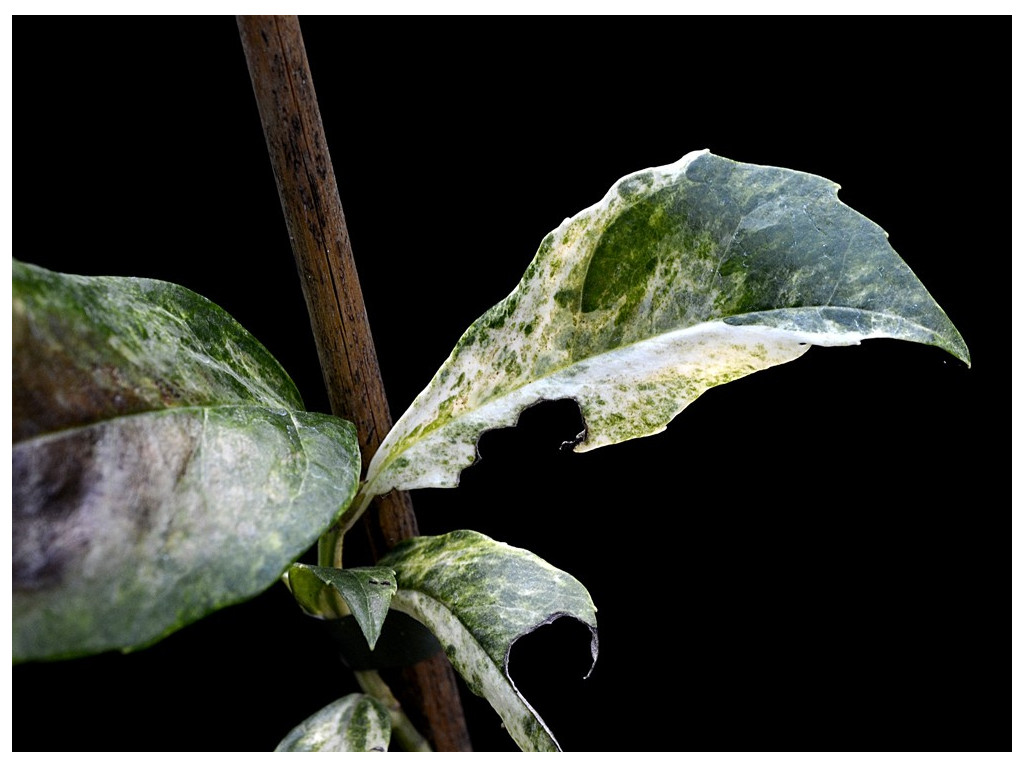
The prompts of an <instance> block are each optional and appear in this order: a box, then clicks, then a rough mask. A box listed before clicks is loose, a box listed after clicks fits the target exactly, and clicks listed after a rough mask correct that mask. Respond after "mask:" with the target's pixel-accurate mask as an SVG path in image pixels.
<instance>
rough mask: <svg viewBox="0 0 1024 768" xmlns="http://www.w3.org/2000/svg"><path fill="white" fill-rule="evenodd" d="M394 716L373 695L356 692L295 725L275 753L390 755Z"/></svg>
mask: <svg viewBox="0 0 1024 768" xmlns="http://www.w3.org/2000/svg"><path fill="white" fill-rule="evenodd" d="M390 742H391V715H390V714H389V713H388V710H387V707H385V706H384V705H383V704H381V703H380V702H379V701H377V700H376V699H375V698H373V697H372V696H366V695H364V694H361V693H353V694H349V695H348V696H345V697H343V698H340V699H338V700H337V701H335V702H333V703H331V704H328V705H327V706H326V707H324V708H323V709H321V710H320V711H319V712H317V713H316V714H313V715H310V716H309V717H307V718H306V719H305V720H303V721H302V722H301V723H299V724H298V725H297V726H295V727H294V728H293V729H292V730H291V731H289V733H288V735H287V736H285V737H284V738H283V739H282V740H281V743H280V744H278V745H277V749H275V750H274V751H275V752H387V751H388V744H389V743H390Z"/></svg>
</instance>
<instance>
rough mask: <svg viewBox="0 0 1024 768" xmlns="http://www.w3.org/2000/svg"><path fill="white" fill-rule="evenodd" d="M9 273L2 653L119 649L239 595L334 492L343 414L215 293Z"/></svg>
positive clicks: (267, 572)
mask: <svg viewBox="0 0 1024 768" xmlns="http://www.w3.org/2000/svg"><path fill="white" fill-rule="evenodd" d="M13 275H14V284H13V309H14V313H13V316H14V321H13V338H14V365H13V401H14V408H13V410H14V436H15V437H14V440H15V443H14V446H13V456H12V458H13V469H12V479H13V494H12V497H13V529H12V532H13V542H12V544H13V547H12V550H13V552H12V554H13V560H14V563H13V566H14V569H13V575H14V578H13V606H12V614H13V622H14V635H13V636H14V642H13V657H14V660H15V661H22V660H28V659H51V658H64V657H71V656H78V655H84V654H89V653H98V652H100V651H105V650H111V649H123V650H130V649H132V648H136V647H140V646H144V645H148V644H150V643H152V642H155V641H156V640H159V639H160V638H162V637H164V636H165V635H167V634H169V633H171V632H173V631H174V630H176V629H178V628H180V627H182V626H184V625H186V624H188V623H190V622H192V621H195V620H196V619H199V618H201V617H202V616H205V615H206V614H208V613H210V612H212V611H214V610H217V609H218V608H221V607H223V606H226V605H230V604H232V603H237V602H239V601H241V600H244V599H246V598H249V597H252V596H253V595H256V594H258V593H259V592H261V591H263V590H264V589H266V588H267V587H268V586H270V585H271V584H272V583H274V581H276V580H277V578H278V577H279V576H280V575H281V573H282V571H284V569H285V568H287V567H288V565H289V564H290V563H292V562H294V560H295V559H296V558H297V557H298V556H299V555H301V554H302V553H303V552H304V551H305V550H306V549H308V548H309V547H310V546H311V545H312V543H313V542H314V541H316V538H317V536H318V535H319V534H320V532H321V531H323V530H324V529H325V528H327V527H328V526H330V524H331V523H332V522H333V521H334V520H335V519H336V517H337V515H338V514H339V513H340V512H341V511H342V510H343V509H344V508H345V507H346V506H347V505H348V504H349V502H350V501H351V499H352V498H353V496H354V494H355V491H356V488H357V484H358V472H359V449H358V443H357V440H356V435H355V429H354V428H353V426H352V425H351V424H349V423H348V422H345V421H342V420H340V419H336V418H334V417H332V416H325V415H320V414H313V413H307V412H304V411H303V410H302V402H301V400H300V399H299V396H298V393H297V392H296V391H295V387H294V385H293V384H292V382H291V380H290V379H289V378H288V376H287V374H286V373H285V372H284V371H283V370H282V369H281V367H280V366H279V365H278V364H277V363H276V361H274V359H273V358H272V357H271V356H270V354H269V353H268V352H267V351H266V349H264V348H263V347H262V346H261V345H260V344H259V343H258V342H256V340H255V339H253V338H252V337H251V336H250V335H249V334H248V333H247V332H246V331H245V330H244V329H242V327H241V326H240V325H238V323H237V322H235V321H234V320H233V319H232V318H231V317H230V316H228V315H227V314H226V313H225V312H224V311H223V310H221V309H220V308H219V307H217V306H215V305H214V304H211V303H210V302H208V301H206V300H205V299H203V298H202V297H200V296H197V295H196V294H194V293H192V292H190V291H187V290H185V289H184V288H181V287H179V286H176V285H171V284H169V283H162V282H159V281H153V280H135V279H129V278H112V277H102V278H97V277H80V276H73V275H60V274H57V273H54V272H49V271H48V270H43V269H39V268H37V267H32V266H29V265H26V264H22V263H20V262H14V268H13Z"/></svg>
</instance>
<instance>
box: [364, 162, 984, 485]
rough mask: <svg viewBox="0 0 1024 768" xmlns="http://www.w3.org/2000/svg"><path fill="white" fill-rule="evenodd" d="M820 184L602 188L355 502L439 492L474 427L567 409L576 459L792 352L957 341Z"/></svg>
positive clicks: (450, 364) (798, 180) (643, 175)
mask: <svg viewBox="0 0 1024 768" xmlns="http://www.w3.org/2000/svg"><path fill="white" fill-rule="evenodd" d="M838 189H839V187H838V185H837V184H834V183H833V182H831V181H828V180H826V179H823V178H821V177H818V176H813V175H810V174H806V173H800V172H797V171H791V170H787V169H784V168H773V167H766V166H757V165H749V164H745V163H737V162H734V161H731V160H727V159H725V158H721V157H717V156H715V155H711V154H708V153H707V152H693V153H690V154H688V155H686V156H685V157H683V158H682V159H681V160H679V161H678V162H676V163H673V164H671V165H666V166H663V167H659V168H650V169H647V170H644V171H640V172H638V173H634V174H632V175H630V176H627V177H625V178H623V179H621V180H620V181H619V182H617V183H616V184H615V185H614V186H613V187H612V189H611V190H610V191H609V192H608V194H607V195H605V197H604V199H603V200H601V201H600V202H599V203H597V204H596V205H594V206H592V207H590V208H588V209H586V210H584V211H582V212H581V213H579V214H577V215H576V216H574V217H573V218H571V219H566V220H565V221H564V222H563V223H562V224H561V225H560V226H559V227H558V228H557V229H555V230H554V231H553V232H552V233H551V234H549V235H548V236H547V237H546V238H545V239H544V241H543V242H542V243H541V246H540V249H539V250H538V252H537V255H536V257H535V258H534V260H533V262H532V263H531V264H530V266H529V267H528V268H527V270H526V273H525V274H524V276H523V279H522V281H521V282H520V283H519V285H518V287H517V288H516V289H515V290H514V291H513V292H512V293H511V294H510V295H509V296H508V297H507V298H505V300H503V301H502V302H500V303H499V304H497V305H496V306H494V307H493V308H491V309H490V310H488V311H487V312H486V313H485V314H484V315H483V316H482V317H481V318H480V319H479V320H477V321H476V322H475V323H473V325H472V326H470V328H469V329H468V330H467V331H466V333H465V334H464V335H463V337H462V338H461V339H460V340H459V342H458V344H457V345H456V347H455V349H454V351H453V352H452V353H451V355H450V356H449V358H448V360H447V361H445V363H444V365H442V367H441V368H440V370H439V371H438V372H437V374H436V375H435V377H434V379H433V380H432V381H431V382H430V384H429V385H428V386H427V387H426V389H424V390H423V392H422V393H420V395H419V396H418V397H417V398H416V399H415V401H414V402H413V404H412V406H411V407H410V408H409V410H408V411H407V412H406V413H405V414H404V415H403V416H402V417H401V419H399V421H398V422H397V423H396V424H395V426H394V428H393V429H392V431H391V433H390V434H389V435H388V436H387V438H386V439H385V441H384V442H383V444H382V445H381V447H380V449H379V450H378V452H377V454H376V456H375V457H374V459H373V462H372V464H371V466H370V467H369V470H368V475H367V485H368V487H367V489H366V491H367V496H370V495H373V494H381V493H385V492H387V491H388V490H390V489H392V488H399V489H412V488H422V487H446V486H453V485H456V484H457V483H458V478H459V473H460V472H461V471H462V469H463V468H465V467H466V466H468V465H469V464H471V463H473V461H474V460H475V459H476V443H477V440H478V438H479V436H480V434H481V433H482V432H483V431H484V430H488V429H493V428H496V427H503V426H511V425H513V424H515V422H516V420H517V419H518V416H519V414H520V412H521V411H522V410H523V409H524V408H526V407H528V406H530V405H532V404H534V403H536V402H538V401H540V400H555V399H560V398H566V397H571V398H574V399H575V400H576V401H577V403H578V404H579V406H580V409H581V411H582V414H583V418H584V420H585V422H586V432H585V434H584V435H583V436H581V437H582V438H583V439H582V441H581V442H580V443H579V444H578V445H577V446H576V450H589V449H592V448H597V447H599V446H602V445H608V444H611V443H617V442H621V441H623V440H629V439H632V438H636V437H643V436H646V435H651V434H654V433H656V432H660V431H661V430H663V429H664V428H665V426H666V425H667V424H668V422H669V421H671V420H672V419H673V418H674V417H675V416H676V415H677V414H678V413H679V412H680V411H682V410H683V409H684V408H685V407H686V406H687V405H688V404H689V403H691V402H692V401H693V400H694V399H695V398H697V397H698V396H699V395H700V394H701V393H702V392H704V391H705V390H706V389H708V388H709V387H713V386H716V385H718V384H723V383H725V382H728V381H731V380H733V379H736V378H739V377H741V376H746V375H747V374H750V373H753V372H754V371H758V370H762V369H764V368H767V367H769V366H773V365H778V364H780V363H785V362H788V361H790V360H793V359H795V358H797V357H799V356H800V355H802V354H803V353H804V352H806V351H807V349H808V348H809V345H815V344H817V345H822V346H836V345H849V344H858V343H860V342H861V341H863V340H865V339H874V338H882V337H888V338H893V339H903V340H906V341H914V342H920V343H923V344H932V345H936V346H938V347H941V348H942V349H945V350H946V351H948V352H949V353H950V354H952V355H954V356H955V357H957V358H959V359H961V360H963V361H964V362H965V363H967V364H970V357H969V354H968V351H967V346H966V345H965V343H964V341H963V339H962V337H961V336H960V334H959V332H957V330H956V328H954V326H953V324H952V323H951V322H950V320H949V318H948V317H947V316H946V314H945V313H944V312H943V311H942V309H941V308H940V307H939V306H938V305H937V304H936V302H935V301H934V299H933V298H932V297H931V296H930V295H929V293H928V291H927V290H926V289H925V287H924V286H923V285H922V284H921V282H920V281H919V280H918V279H917V277H916V276H915V275H914V274H913V273H912V272H911V270H910V269H909V267H907V265H906V264H905V263H904V262H903V261H902V259H900V257H899V256H898V255H897V254H896V252H895V251H894V250H893V249H892V248H891V247H890V245H889V243H888V239H887V236H886V233H885V232H884V231H883V230H882V229H881V228H880V227H878V226H877V225H876V224H874V223H873V222H871V221H870V220H868V219H867V218H865V217H864V216H862V215H860V214H859V213H857V212H856V211H854V210H852V209H851V208H849V207H848V206H846V205H844V204H843V203H841V202H839V199H838V197H837V191H838Z"/></svg>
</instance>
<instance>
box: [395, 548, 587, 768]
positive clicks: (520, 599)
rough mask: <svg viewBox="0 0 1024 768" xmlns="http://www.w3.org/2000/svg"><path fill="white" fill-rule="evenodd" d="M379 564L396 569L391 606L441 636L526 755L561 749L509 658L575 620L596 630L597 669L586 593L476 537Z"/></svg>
mask: <svg viewBox="0 0 1024 768" xmlns="http://www.w3.org/2000/svg"><path fill="white" fill-rule="evenodd" d="M380 564H381V565H388V566H390V567H392V568H394V569H395V574H396V576H397V578H398V593H397V594H396V595H395V597H394V599H393V600H392V607H393V608H395V609H397V610H400V611H403V612H405V613H408V614H410V615H411V616H413V617H414V618H416V619H417V620H418V621H420V622H421V623H423V624H424V625H425V626H426V627H427V628H428V629H430V630H431V631H432V632H433V633H434V635H435V636H436V637H437V638H438V639H439V640H440V641H441V645H442V647H444V649H445V653H446V654H447V656H448V659H449V660H450V661H451V663H452V666H453V667H455V669H456V671H458V673H459V674H460V675H461V676H462V678H463V679H464V680H465V681H466V684H467V685H468V687H469V689H470V690H471V691H473V693H475V694H477V695H478V696H483V697H485V698H486V699H487V700H488V701H489V702H490V704H491V706H493V707H494V709H495V711H497V713H498V714H499V715H500V716H501V719H502V722H503V723H504V724H505V728H506V729H507V730H508V732H509V734H510V735H511V736H512V738H513V739H514V740H515V742H516V744H518V745H519V747H520V748H521V749H523V750H525V751H557V750H558V742H557V741H555V737H554V736H553V735H552V734H551V732H550V731H549V730H548V728H547V726H546V725H545V724H544V721H543V720H542V719H541V718H540V715H538V714H537V713H536V712H535V711H534V710H533V708H532V707H531V706H530V704H529V702H527V701H526V699H525V698H523V696H522V695H521V694H520V693H519V691H518V690H517V689H516V686H515V684H514V683H513V682H512V678H511V677H510V676H509V674H508V658H509V652H510V651H511V649H512V644H513V643H514V642H515V641H516V640H517V639H519V638H520V637H522V636H523V635H526V634H529V633H530V632H532V631H533V630H534V629H536V628H537V627H540V626H542V625H544V624H550V623H551V622H553V621H554V620H556V619H558V618H561V617H562V616H571V617H573V618H575V619H578V620H579V621H581V622H583V623H584V624H586V625H587V626H588V627H589V628H590V631H591V636H592V640H591V654H592V656H593V659H594V662H595V663H596V661H597V616H596V610H597V609H596V608H594V604H593V601H592V600H591V599H590V594H589V593H588V592H587V590H586V588H585V587H584V586H583V585H582V584H580V583H579V582H578V581H577V580H576V579H574V578H573V577H572V576H570V575H569V574H567V573H565V572H564V571H560V570H558V569H557V568H554V567H553V566H551V565H549V564H548V563H546V562H544V561H543V560H541V559H540V558H539V557H537V556H536V555H534V554H532V553H530V552H527V551H526V550H524V549H518V548H516V547H511V546H509V545H507V544H503V543H501V542H497V541H494V540H493V539H490V538H488V537H487V536H484V535H483V534H480V533H475V532H473V531H453V532H452V533H449V534H445V535H443V536H422V537H417V538H413V539H408V540H406V541H404V542H402V543H401V544H399V545H398V546H397V547H396V548H395V549H394V550H392V551H391V552H390V553H388V554H387V555H386V556H385V557H384V558H383V559H382V560H381V561H380ZM588 674H589V673H588Z"/></svg>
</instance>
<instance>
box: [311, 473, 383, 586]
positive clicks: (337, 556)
mask: <svg viewBox="0 0 1024 768" xmlns="http://www.w3.org/2000/svg"><path fill="white" fill-rule="evenodd" d="M365 490H366V484H365V483H363V485H362V486H361V487H360V489H359V492H358V493H357V494H356V497H355V498H354V499H352V503H351V504H349V505H348V509H346V510H345V511H344V512H342V513H341V517H339V518H338V522H336V523H335V524H334V525H332V526H331V527H330V528H329V529H328V530H327V531H325V532H324V533H323V534H322V535H321V536H320V539H319V540H318V541H317V549H316V551H317V564H318V565H321V566H327V567H330V568H341V567H342V565H341V562H342V561H341V553H342V547H343V545H344V542H345V534H346V533H348V532H349V531H350V530H351V529H352V526H353V525H355V524H356V521H357V520H358V519H359V518H360V517H362V514H363V512H365V511H366V510H367V508H368V507H369V506H370V502H371V501H373V496H370V495H367V494H366V493H364V491H365Z"/></svg>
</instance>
